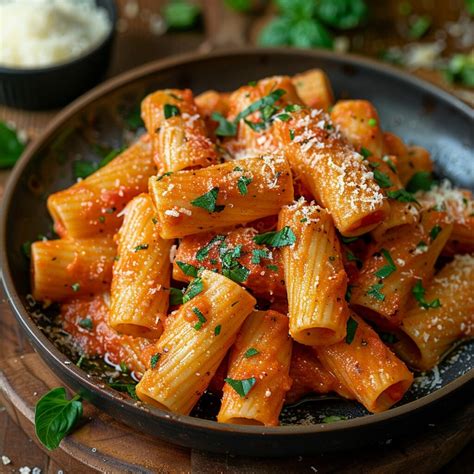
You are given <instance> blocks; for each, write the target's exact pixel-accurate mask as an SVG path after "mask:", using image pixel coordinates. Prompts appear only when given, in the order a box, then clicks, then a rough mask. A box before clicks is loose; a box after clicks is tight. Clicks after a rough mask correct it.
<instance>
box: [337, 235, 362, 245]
mask: <svg viewBox="0 0 474 474" xmlns="http://www.w3.org/2000/svg"><path fill="white" fill-rule="evenodd" d="M341 240H342V241H343V242H344V243H345V244H352V243H353V242H355V241H356V240H359V237H344V236H343V235H342V236H341Z"/></svg>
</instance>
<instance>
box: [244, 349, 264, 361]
mask: <svg viewBox="0 0 474 474" xmlns="http://www.w3.org/2000/svg"><path fill="white" fill-rule="evenodd" d="M257 354H260V351H258V350H257V349H255V347H250V348H249V349H247V350H246V351H245V354H244V357H245V358H246V359H250V358H251V357H253V356H256V355H257Z"/></svg>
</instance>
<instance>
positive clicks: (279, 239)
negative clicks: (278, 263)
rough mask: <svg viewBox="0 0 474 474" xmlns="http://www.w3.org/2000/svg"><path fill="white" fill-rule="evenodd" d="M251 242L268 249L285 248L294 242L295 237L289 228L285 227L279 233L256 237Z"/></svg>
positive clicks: (268, 233) (267, 233)
mask: <svg viewBox="0 0 474 474" xmlns="http://www.w3.org/2000/svg"><path fill="white" fill-rule="evenodd" d="M253 241H254V242H255V243H256V244H258V245H268V246H270V247H277V248H279V247H286V246H287V245H293V244H294V243H295V242H296V236H295V234H294V233H293V231H292V230H291V228H290V227H288V226H285V227H283V229H281V230H279V231H272V232H266V233H265V234H259V235H256V236H255V237H254V238H253Z"/></svg>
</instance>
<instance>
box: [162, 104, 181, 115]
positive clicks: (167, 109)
mask: <svg viewBox="0 0 474 474" xmlns="http://www.w3.org/2000/svg"><path fill="white" fill-rule="evenodd" d="M163 115H164V116H165V119H169V118H171V117H177V116H178V115H181V111H180V110H179V107H176V105H173V104H165V106H164V107H163Z"/></svg>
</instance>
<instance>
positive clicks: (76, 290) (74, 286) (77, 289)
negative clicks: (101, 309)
mask: <svg viewBox="0 0 474 474" xmlns="http://www.w3.org/2000/svg"><path fill="white" fill-rule="evenodd" d="M71 288H72V291H74V292H76V293H77V292H78V291H79V290H80V289H81V285H80V284H79V283H73V284H72V285H71Z"/></svg>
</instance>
